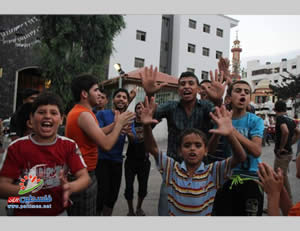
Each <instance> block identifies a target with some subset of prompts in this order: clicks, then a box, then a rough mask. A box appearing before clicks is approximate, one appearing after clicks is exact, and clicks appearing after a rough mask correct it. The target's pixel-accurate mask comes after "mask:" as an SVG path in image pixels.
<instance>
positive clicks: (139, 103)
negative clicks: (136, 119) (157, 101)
mask: <svg viewBox="0 0 300 231" xmlns="http://www.w3.org/2000/svg"><path fill="white" fill-rule="evenodd" d="M139 105H144V103H143V101H140V102H138V103H137V104H136V105H135V107H134V111H136V108H137V107H138V106H139Z"/></svg>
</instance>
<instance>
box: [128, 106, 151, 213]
mask: <svg viewBox="0 0 300 231" xmlns="http://www.w3.org/2000/svg"><path fill="white" fill-rule="evenodd" d="M142 104H143V103H142V102H139V103H137V104H136V106H135V110H134V111H135V113H136V119H135V121H134V130H135V131H136V139H129V144H128V148H127V152H126V157H127V158H126V161H125V182H126V186H125V193H124V196H125V199H126V200H127V204H128V210H129V211H128V214H127V216H135V215H136V216H145V212H144V211H143V209H142V203H143V201H144V198H145V197H146V195H147V187H148V178H149V173H150V166H151V162H150V160H149V153H147V152H146V150H145V144H144V130H143V124H142V123H141V113H142ZM135 176H137V179H138V184H139V190H138V202H137V205H136V211H134V209H133V192H134V187H133V186H134V184H133V183H134V178H135Z"/></svg>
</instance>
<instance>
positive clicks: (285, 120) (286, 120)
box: [275, 115, 296, 153]
mask: <svg viewBox="0 0 300 231" xmlns="http://www.w3.org/2000/svg"><path fill="white" fill-rule="evenodd" d="M282 124H286V125H287V127H288V130H289V136H288V140H287V142H286V145H285V146H284V149H286V150H287V151H289V153H291V152H292V137H293V135H294V130H295V128H296V123H295V122H294V120H293V119H292V118H290V117H288V116H287V115H280V116H277V117H276V125H275V131H276V137H275V150H278V149H279V147H280V142H281V129H280V126H281V125H282Z"/></svg>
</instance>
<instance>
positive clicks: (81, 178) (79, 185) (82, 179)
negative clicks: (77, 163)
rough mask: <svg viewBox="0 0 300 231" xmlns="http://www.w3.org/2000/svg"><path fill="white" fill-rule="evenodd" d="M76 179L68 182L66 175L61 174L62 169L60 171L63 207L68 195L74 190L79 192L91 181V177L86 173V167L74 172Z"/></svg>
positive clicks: (66, 202) (66, 203) (65, 205)
mask: <svg viewBox="0 0 300 231" xmlns="http://www.w3.org/2000/svg"><path fill="white" fill-rule="evenodd" d="M75 177H76V180H74V181H72V182H68V180H67V179H66V177H65V176H64V174H63V170H61V172H60V176H59V178H60V181H61V184H62V188H63V205H64V207H67V206H68V201H69V197H70V195H71V194H72V193H74V192H80V191H81V190H83V189H86V188H87V187H88V185H89V184H90V183H91V178H90V176H89V174H88V171H87V170H86V168H83V169H80V170H79V171H77V172H76V173H75Z"/></svg>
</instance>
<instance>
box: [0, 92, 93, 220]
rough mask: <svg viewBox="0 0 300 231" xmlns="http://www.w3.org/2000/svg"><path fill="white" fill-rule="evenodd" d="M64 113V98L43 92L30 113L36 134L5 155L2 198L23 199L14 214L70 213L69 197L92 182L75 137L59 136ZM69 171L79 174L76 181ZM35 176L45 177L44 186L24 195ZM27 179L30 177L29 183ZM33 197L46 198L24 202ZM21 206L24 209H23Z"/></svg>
mask: <svg viewBox="0 0 300 231" xmlns="http://www.w3.org/2000/svg"><path fill="white" fill-rule="evenodd" d="M61 115H62V103H61V100H60V98H58V96H56V95H54V94H53V93H50V92H45V93H42V94H40V95H39V96H38V97H37V98H36V100H35V101H34V103H33V104H32V111H31V114H30V124H31V126H32V130H33V133H32V134H30V135H28V136H24V137H22V138H19V139H17V140H15V141H14V142H12V143H11V144H10V145H9V146H8V148H7V150H6V152H5V154H4V158H5V161H4V165H3V168H2V169H1V171H0V197H1V198H8V197H19V198H20V203H19V204H16V205H19V208H16V207H15V208H14V215H21V216H26V215H32V216H38V215H41V216H53V215H54V216H56V215H66V214H67V213H66V211H65V208H66V207H67V206H68V205H69V196H70V195H71V194H72V193H73V192H78V191H81V190H83V189H85V188H86V187H87V186H88V184H89V181H90V177H89V175H88V172H87V170H86V165H85V162H84V160H83V158H82V156H81V153H80V151H79V149H78V146H77V145H76V143H75V142H74V141H73V140H71V139H68V138H66V137H63V136H58V135H57V130H58V127H59V125H60V124H61V122H62V116H61ZM68 171H70V172H71V173H72V174H74V175H75V176H76V180H75V181H73V182H70V183H69V182H68V181H67V180H66V177H65V175H66V174H67V173H68ZM35 177H36V179H40V180H43V184H42V185H41V188H40V189H39V190H38V189H37V190H36V191H35V190H33V191H31V192H28V193H26V194H24V195H20V192H22V189H24V187H25V186H26V183H27V184H29V183H30V182H29V181H30V180H33V181H34V178H35ZM26 178H29V179H28V180H27V182H26ZM24 179H25V182H24V183H22V182H23V181H24ZM22 186H23V187H22ZM27 186H28V185H27ZM23 191H24V190H23ZM33 197H34V198H44V199H45V200H41V199H40V201H39V202H37V201H36V202H34V201H31V202H29V201H27V202H26V203H23V202H25V201H26V200H28V199H30V198H33ZM21 206H22V207H24V208H23V209H21ZM25 207H27V208H25ZM34 207H35V208H34ZM38 207H41V208H38Z"/></svg>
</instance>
